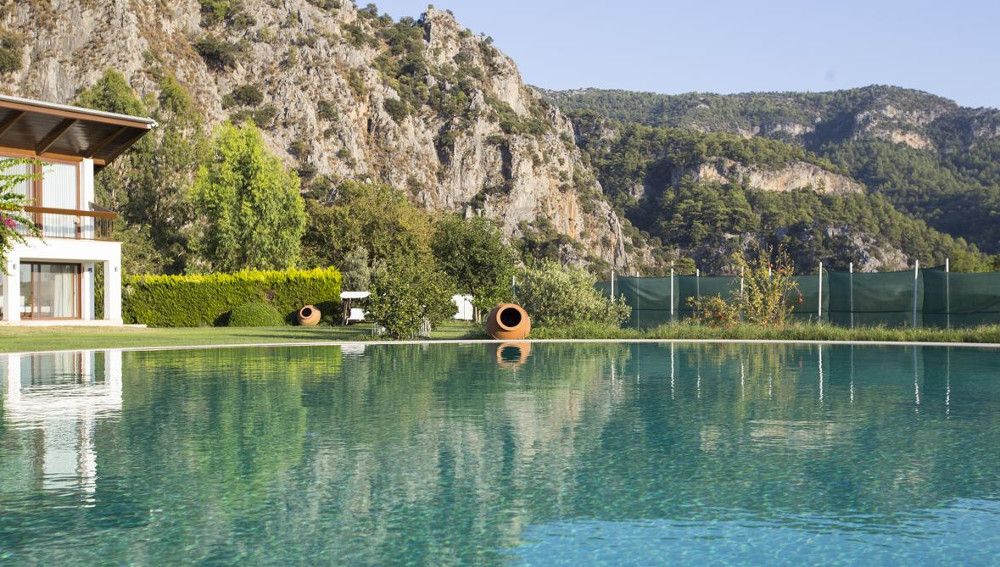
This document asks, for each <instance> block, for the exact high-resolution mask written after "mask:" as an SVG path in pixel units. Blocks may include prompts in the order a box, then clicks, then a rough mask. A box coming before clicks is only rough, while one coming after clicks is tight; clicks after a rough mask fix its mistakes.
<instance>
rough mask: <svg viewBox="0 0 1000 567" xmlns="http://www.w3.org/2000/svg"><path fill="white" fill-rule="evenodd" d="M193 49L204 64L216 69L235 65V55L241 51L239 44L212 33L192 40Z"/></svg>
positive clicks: (219, 69)
mask: <svg viewBox="0 0 1000 567" xmlns="http://www.w3.org/2000/svg"><path fill="white" fill-rule="evenodd" d="M194 49H195V51H197V52H198V54H199V55H201V58H202V59H204V60H205V64H206V65H208V66H209V67H211V68H213V69H215V70H217V71H221V70H223V69H225V68H226V67H234V66H236V57H237V56H238V55H240V54H241V53H242V52H243V49H242V48H241V47H240V46H239V45H237V44H235V43H230V42H228V41H226V40H224V39H219V38H217V37H215V36H214V35H212V34H208V35H205V36H204V37H202V38H201V39H199V40H198V41H196V42H194Z"/></svg>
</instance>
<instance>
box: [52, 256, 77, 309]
mask: <svg viewBox="0 0 1000 567" xmlns="http://www.w3.org/2000/svg"><path fill="white" fill-rule="evenodd" d="M53 267H54V268H56V269H55V270H53V273H52V276H51V277H52V280H53V282H52V288H53V289H52V291H53V296H52V299H51V301H52V315H50V317H58V318H66V317H76V316H77V313H76V299H77V297H76V296H77V291H78V289H77V285H76V267H75V266H70V265H58V264H56V265H53Z"/></svg>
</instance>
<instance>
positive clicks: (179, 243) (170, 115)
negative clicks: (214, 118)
mask: <svg viewBox="0 0 1000 567" xmlns="http://www.w3.org/2000/svg"><path fill="white" fill-rule="evenodd" d="M153 73H154V75H155V76H156V78H157V80H158V82H159V88H160V94H159V97H157V98H155V99H151V100H149V101H148V102H149V103H150V104H151V107H150V108H147V106H146V104H144V103H143V102H142V101H140V100H139V99H138V97H137V96H136V95H135V92H134V91H133V90H132V88H131V86H129V84H128V82H127V81H126V80H125V78H124V77H123V76H122V75H121V73H118V72H117V71H114V70H108V71H106V72H105V73H104V74H103V75H102V76H101V78H100V79H99V80H98V81H97V82H96V83H95V84H94V85H93V86H92V87H90V88H88V89H86V90H84V91H83V92H81V94H80V96H79V97H78V98H77V100H76V104H78V105H80V106H84V107H87V108H94V109H97V110H105V111H109V112H117V113H121V114H131V115H135V116H149V115H152V116H153V117H154V118H155V119H156V120H157V121H158V122H159V123H160V127H159V128H157V129H156V130H154V131H153V132H152V133H151V134H148V135H146V136H145V137H143V138H142V139H141V140H139V142H138V143H136V144H135V145H133V146H132V148H131V149H129V151H128V152H127V153H125V154H124V155H123V156H121V157H119V158H118V159H117V160H115V161H114V162H113V163H112V164H111V165H109V166H108V167H106V168H104V170H103V171H102V172H101V174H100V175H98V176H96V178H95V196H96V199H97V203H98V204H99V205H101V206H104V207H107V208H110V209H111V210H114V211H116V212H118V214H119V215H120V216H119V219H118V222H117V224H116V238H117V239H119V240H121V241H122V243H123V244H122V247H123V248H122V261H123V264H124V268H125V271H126V273H127V274H139V273H179V272H182V271H184V269H185V267H186V264H187V260H188V257H189V251H188V247H189V246H188V245H189V241H188V239H189V235H188V234H186V232H185V227H187V226H188V225H189V223H190V222H191V219H192V218H193V209H192V206H191V203H190V200H189V199H188V192H189V190H190V187H191V184H192V183H193V181H194V177H195V173H196V171H197V169H198V165H199V163H201V160H202V158H203V156H204V155H206V154H207V153H208V152H209V146H208V137H207V136H206V134H205V132H204V126H203V121H202V118H201V117H200V116H199V115H198V113H197V112H195V111H194V109H193V106H192V102H191V97H190V96H189V95H188V92H187V90H186V89H185V88H184V87H183V86H182V85H181V84H180V83H179V82H178V81H177V79H176V78H175V77H174V76H173V74H171V73H169V72H166V71H162V70H160V69H154V70H153Z"/></svg>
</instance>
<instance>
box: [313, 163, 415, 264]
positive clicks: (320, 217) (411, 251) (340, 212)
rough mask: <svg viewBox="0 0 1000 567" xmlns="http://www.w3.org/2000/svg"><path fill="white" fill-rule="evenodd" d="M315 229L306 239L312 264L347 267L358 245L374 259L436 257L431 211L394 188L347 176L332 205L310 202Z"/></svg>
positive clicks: (371, 260) (393, 259)
mask: <svg viewBox="0 0 1000 567" xmlns="http://www.w3.org/2000/svg"><path fill="white" fill-rule="evenodd" d="M308 212H309V230H308V231H307V232H306V236H305V240H304V242H303V246H304V248H305V250H304V254H303V255H304V256H305V258H306V263H307V264H310V265H314V266H337V267H342V266H343V265H344V263H345V260H346V258H347V256H348V255H349V254H350V253H352V252H353V251H355V250H357V249H358V248H364V249H365V250H367V251H368V259H369V261H370V262H373V263H374V262H377V261H385V262H391V261H395V260H397V259H398V260H400V261H408V262H427V261H429V260H430V261H432V260H433V258H432V254H431V249H430V241H431V237H432V235H433V233H434V226H433V223H432V221H431V218H430V216H429V215H428V214H427V213H426V212H425V211H423V210H420V209H418V208H417V207H416V206H414V205H413V204H412V203H410V202H409V200H407V198H406V195H405V194H404V193H403V192H402V191H400V190H398V189H395V188H393V187H390V186H388V185H382V184H378V183H359V182H356V181H346V182H344V183H342V184H341V185H340V186H339V187H337V190H336V197H335V198H334V200H333V203H332V204H323V203H320V202H318V201H315V200H310V201H309V203H308Z"/></svg>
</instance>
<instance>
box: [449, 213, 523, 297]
mask: <svg viewBox="0 0 1000 567" xmlns="http://www.w3.org/2000/svg"><path fill="white" fill-rule="evenodd" d="M435 229H436V230H435V233H434V237H433V238H432V239H431V250H432V251H433V252H434V258H435V260H437V263H438V265H440V266H441V269H442V270H443V271H444V273H445V274H447V275H448V277H449V278H450V279H451V280H452V281H453V282H455V286H456V287H457V289H458V291H459V292H461V293H462V294H468V295H471V296H472V297H473V305H474V306H475V308H476V309H477V310H479V311H488V310H490V309H492V308H493V307H494V306H496V305H497V304H499V303H502V302H504V301H507V300H508V299H509V298H510V296H511V286H510V278H511V276H512V275H513V274H514V269H515V265H516V264H515V263H516V260H517V258H516V256H515V254H514V250H513V249H512V248H511V247H510V246H509V245H508V244H507V243H506V242H504V238H503V234H501V232H500V228H499V227H498V226H497V225H496V224H494V223H493V222H492V221H490V220H489V219H486V218H483V217H472V218H469V219H466V218H462V217H460V216H458V215H445V216H444V217H442V218H441V219H440V220H439V221H438V222H437V224H436V226H435Z"/></svg>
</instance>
